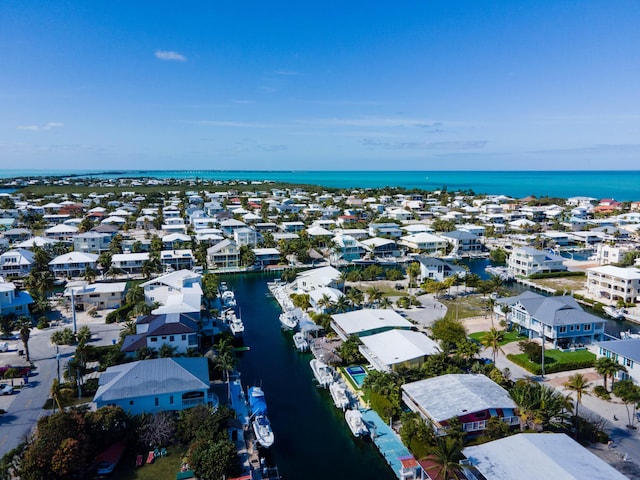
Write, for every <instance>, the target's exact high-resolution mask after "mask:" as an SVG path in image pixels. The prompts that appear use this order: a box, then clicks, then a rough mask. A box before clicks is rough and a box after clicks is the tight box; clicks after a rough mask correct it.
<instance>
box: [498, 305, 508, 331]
mask: <svg viewBox="0 0 640 480" xmlns="http://www.w3.org/2000/svg"><path fill="white" fill-rule="evenodd" d="M500 311H501V312H502V314H503V315H504V326H505V327H506V326H507V319H508V318H509V313H510V312H511V306H510V305H507V304H506V303H503V304H502V305H501V306H500ZM500 323H501V324H502V320H500Z"/></svg>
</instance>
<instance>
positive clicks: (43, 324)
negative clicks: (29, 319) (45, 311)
mask: <svg viewBox="0 0 640 480" xmlns="http://www.w3.org/2000/svg"><path fill="white" fill-rule="evenodd" d="M36 326H37V327H38V329H39V330H44V329H45V328H49V319H48V318H47V317H45V316H42V317H40V318H39V319H38V325H36Z"/></svg>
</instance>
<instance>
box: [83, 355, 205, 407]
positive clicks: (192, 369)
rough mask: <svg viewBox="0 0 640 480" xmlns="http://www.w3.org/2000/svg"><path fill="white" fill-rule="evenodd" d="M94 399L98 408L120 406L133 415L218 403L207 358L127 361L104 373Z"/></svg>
mask: <svg viewBox="0 0 640 480" xmlns="http://www.w3.org/2000/svg"><path fill="white" fill-rule="evenodd" d="M98 385H99V386H98V390H97V392H96V394H95V396H94V398H93V402H94V403H95V404H96V407H97V408H101V407H105V406H107V405H113V406H119V407H121V408H122V409H123V410H124V411H125V412H128V413H129V414H131V415H139V414H141V413H157V412H161V411H171V410H185V409H187V408H191V407H195V406H196V405H212V406H216V405H217V404H218V401H217V397H216V396H215V395H214V394H212V393H211V392H210V390H209V368H208V364H207V359H206V358H204V357H199V358H196V357H193V358H187V357H175V358H155V359H151V360H141V361H137V362H130V363H123V364H121V365H115V366H113V367H109V368H107V370H106V371H105V372H104V373H102V375H100V378H99V380H98Z"/></svg>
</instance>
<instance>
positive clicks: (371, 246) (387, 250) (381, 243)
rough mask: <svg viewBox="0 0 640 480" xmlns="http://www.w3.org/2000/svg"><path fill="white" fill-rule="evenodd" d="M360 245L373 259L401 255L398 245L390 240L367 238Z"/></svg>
mask: <svg viewBox="0 0 640 480" xmlns="http://www.w3.org/2000/svg"><path fill="white" fill-rule="evenodd" d="M361 243H362V245H364V247H365V248H366V249H367V250H368V251H369V253H370V254H371V255H372V256H373V257H377V258H390V257H393V258H395V257H399V256H400V255H402V252H401V250H400V248H399V247H398V244H397V243H396V242H395V241H394V240H391V239H389V238H380V237H374V238H368V239H366V240H363V241H362V242H361Z"/></svg>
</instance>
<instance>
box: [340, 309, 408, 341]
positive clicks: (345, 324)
mask: <svg viewBox="0 0 640 480" xmlns="http://www.w3.org/2000/svg"><path fill="white" fill-rule="evenodd" d="M412 327H413V324H412V323H411V322H409V321H408V320H406V319H405V318H404V317H402V316H401V315H400V314H399V313H398V312H396V311H395V310H391V309H386V308H365V309H363V310H354V311H351V312H346V313H336V314H334V315H331V329H332V330H333V331H334V332H336V333H337V334H338V336H339V337H340V338H341V339H342V340H347V339H348V338H349V337H350V336H351V335H356V336H358V337H360V338H362V337H366V336H368V335H375V334H376V333H382V332H386V331H388V330H393V329H401V330H411V328H412Z"/></svg>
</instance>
